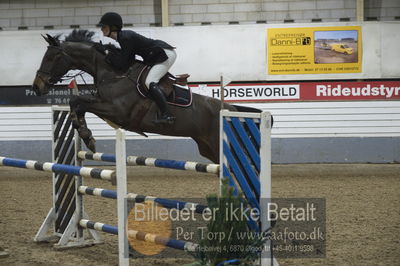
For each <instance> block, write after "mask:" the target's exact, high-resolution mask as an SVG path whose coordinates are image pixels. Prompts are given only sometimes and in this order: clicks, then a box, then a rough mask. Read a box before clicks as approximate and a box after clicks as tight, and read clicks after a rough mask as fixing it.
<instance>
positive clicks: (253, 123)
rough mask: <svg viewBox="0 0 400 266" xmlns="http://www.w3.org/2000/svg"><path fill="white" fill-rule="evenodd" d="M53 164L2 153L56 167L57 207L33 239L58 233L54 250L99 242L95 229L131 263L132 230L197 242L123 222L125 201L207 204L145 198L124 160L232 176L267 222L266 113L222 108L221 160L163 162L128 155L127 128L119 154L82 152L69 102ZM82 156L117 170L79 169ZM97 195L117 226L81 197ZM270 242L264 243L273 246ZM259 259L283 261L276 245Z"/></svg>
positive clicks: (261, 226) (56, 130) (60, 112)
mask: <svg viewBox="0 0 400 266" xmlns="http://www.w3.org/2000/svg"><path fill="white" fill-rule="evenodd" d="M52 111H53V162H52V163H39V162H36V161H29V160H18V159H12V158H5V157H0V165H8V166H14V167H22V168H29V169H35V170H42V171H51V172H53V206H52V208H51V209H50V211H49V213H48V214H47V217H46V219H45V220H44V222H43V224H42V226H41V227H40V229H39V231H38V233H37V234H36V236H35V238H34V241H36V242H42V241H46V242H47V241H49V240H52V239H57V240H58V242H57V243H56V244H55V245H54V247H55V248H71V247H80V246H87V245H93V244H99V243H102V239H101V237H100V235H99V234H98V231H101V232H106V233H110V234H114V235H118V249H119V252H118V254H119V265H129V243H128V236H129V237H134V238H136V239H138V240H143V241H150V242H154V243H158V244H163V245H165V246H168V247H172V248H177V249H181V250H185V251H193V250H195V249H196V248H197V245H196V244H194V243H191V242H185V241H179V240H174V239H170V238H165V237H161V236H155V235H153V234H149V233H147V232H139V231H135V230H132V229H131V228H129V230H128V228H127V227H126V220H127V217H128V213H127V209H128V207H127V203H128V202H143V201H154V202H157V203H159V204H161V205H162V206H164V207H166V208H175V209H179V210H181V209H183V208H185V209H190V210H194V211H195V212H198V213H201V212H202V211H203V210H204V209H206V208H208V207H207V206H204V205H200V204H197V203H192V202H183V201H176V200H171V199H164V198H158V197H153V196H144V195H139V194H135V193H128V192H127V174H126V166H127V165H142V166H153V167H164V168H171V169H180V170H188V171H197V172H208V173H215V174H219V176H220V178H228V180H229V184H230V185H231V186H233V187H234V189H235V191H239V190H241V191H243V194H244V196H245V197H246V198H247V200H248V202H249V204H250V205H251V207H256V208H258V209H259V210H260V213H261V219H260V220H261V222H260V223H257V224H256V223H254V224H250V226H255V227H256V229H257V230H262V231H263V232H264V231H266V230H267V229H269V228H270V223H269V221H268V219H267V215H266V210H267V206H266V200H261V199H270V198H271V116H270V114H269V113H267V112H262V113H238V112H228V111H225V110H223V111H221V115H220V163H221V164H220V165H216V164H200V163H196V162H185V161H175V160H162V159H156V158H147V157H141V156H128V157H127V156H126V150H125V148H126V147H125V132H124V131H123V130H121V129H117V130H116V144H115V147H116V154H115V155H110V154H103V153H94V154H92V153H88V152H85V151H81V146H82V145H81V142H80V138H79V136H78V135H77V133H75V130H73V128H72V120H71V115H70V112H69V107H67V106H53V107H52ZM82 160H98V161H107V162H115V163H116V171H112V170H104V169H97V168H88V167H82ZM82 177H93V178H101V179H105V180H111V181H113V183H115V181H116V185H117V190H116V191H114V190H107V189H102V188H91V187H87V186H84V185H83V180H82ZM86 195H92V196H99V197H103V198H110V199H116V200H117V210H118V226H117V227H115V226H112V225H107V224H104V223H101V222H95V221H91V220H90V218H89V216H88V215H87V214H86V213H85V211H84V206H83V196H86ZM270 244H271V243H269V242H268V243H267V245H266V247H271V245H270ZM264 250H266V251H265V252H264V253H263V254H262V256H261V258H260V262H261V265H263V266H264V265H272V264H273V265H278V263H277V261H276V260H275V259H273V257H272V252H271V249H269V248H266V249H264Z"/></svg>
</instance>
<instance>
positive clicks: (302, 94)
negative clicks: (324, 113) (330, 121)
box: [190, 81, 400, 102]
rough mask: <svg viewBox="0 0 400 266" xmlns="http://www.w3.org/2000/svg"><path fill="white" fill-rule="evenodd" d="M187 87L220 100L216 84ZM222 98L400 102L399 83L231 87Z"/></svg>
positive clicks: (331, 83)
mask: <svg viewBox="0 0 400 266" xmlns="http://www.w3.org/2000/svg"><path fill="white" fill-rule="evenodd" d="M190 87H191V89H192V91H193V92H195V93H198V94H202V95H206V96H210V97H214V98H218V99H219V98H220V86H219V85H213V84H211V85H210V84H208V85H207V84H199V85H191V86H190ZM224 98H225V101H227V102H265V101H364V100H400V81H369V82H367V81H364V82H354V81H344V82H325V81H321V82H293V83H275V84H274V83H254V84H230V85H228V86H226V87H225V89H224Z"/></svg>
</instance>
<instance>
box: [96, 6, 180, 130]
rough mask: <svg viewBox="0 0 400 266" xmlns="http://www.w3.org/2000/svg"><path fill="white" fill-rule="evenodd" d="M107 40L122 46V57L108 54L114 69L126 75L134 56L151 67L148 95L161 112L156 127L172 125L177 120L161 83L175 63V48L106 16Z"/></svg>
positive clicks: (103, 25) (103, 19)
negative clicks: (128, 28) (139, 57)
mask: <svg viewBox="0 0 400 266" xmlns="http://www.w3.org/2000/svg"><path fill="white" fill-rule="evenodd" d="M99 24H100V26H101V31H102V32H103V34H104V36H107V37H110V38H112V39H114V40H116V41H118V43H119V44H120V46H121V51H120V52H119V53H109V54H108V55H107V57H106V60H107V61H108V62H109V63H110V64H111V65H113V66H114V67H115V68H117V69H119V70H122V71H126V70H128V68H129V67H130V66H131V65H132V63H133V62H134V60H135V55H139V56H141V57H142V58H143V61H144V63H145V64H147V65H149V66H152V67H151V69H150V71H149V73H148V75H147V78H146V81H145V84H146V86H147V88H149V93H150V95H151V96H152V98H153V99H154V101H155V102H156V104H157V105H158V108H159V109H160V111H161V117H160V118H159V119H158V120H157V121H156V122H157V123H168V124H172V123H174V121H175V117H174V116H172V115H171V113H170V111H169V108H168V104H167V101H166V98H165V95H164V93H163V92H162V91H161V88H160V86H159V85H158V82H159V81H160V79H161V78H162V77H163V76H164V75H165V74H166V73H167V72H168V70H169V69H170V67H171V66H172V65H173V63H174V62H175V59H176V52H175V50H174V49H175V48H174V47H173V46H171V45H169V44H168V43H166V42H164V41H161V40H153V39H150V38H147V37H145V36H142V35H140V34H138V33H136V32H134V31H132V30H121V29H122V18H121V16H120V15H119V14H118V13H115V12H107V13H105V14H104V15H103V16H102V17H101V19H100V22H99Z"/></svg>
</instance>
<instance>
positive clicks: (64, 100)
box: [0, 80, 400, 106]
mask: <svg viewBox="0 0 400 266" xmlns="http://www.w3.org/2000/svg"><path fill="white" fill-rule="evenodd" d="M189 86H190V88H191V90H192V92H194V93H197V94H201V95H205V96H209V97H213V98H217V99H220V97H221V95H220V86H219V85H217V84H190V85H189ZM132 89H135V88H132ZM95 93H96V90H95V89H94V88H93V87H91V86H84V85H79V94H80V95H91V94H95ZM224 96H225V101H227V102H269V101H288V102H289V101H365V100H400V80H396V81H363V82H355V81H343V82H336V81H335V82H326V81H321V82H291V83H240V84H238V83H236V84H235V83H232V84H229V85H227V86H225V89H224ZM71 97H72V90H71V89H69V88H68V87H67V86H54V87H53V88H51V89H50V92H49V94H47V95H45V96H40V97H38V96H36V95H35V93H34V92H33V91H32V89H31V87H0V106H1V105H3V106H5V105H11V106H18V105H53V104H68V103H69V100H70V98H71Z"/></svg>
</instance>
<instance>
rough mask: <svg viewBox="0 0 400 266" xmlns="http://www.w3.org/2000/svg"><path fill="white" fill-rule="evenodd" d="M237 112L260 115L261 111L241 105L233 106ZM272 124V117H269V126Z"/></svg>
mask: <svg viewBox="0 0 400 266" xmlns="http://www.w3.org/2000/svg"><path fill="white" fill-rule="evenodd" d="M233 106H234V107H235V108H236V111H238V112H248V113H261V112H262V110H261V109H257V108H253V107H248V106H241V105H233ZM273 124H274V117H273V116H272V115H271V126H273Z"/></svg>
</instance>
